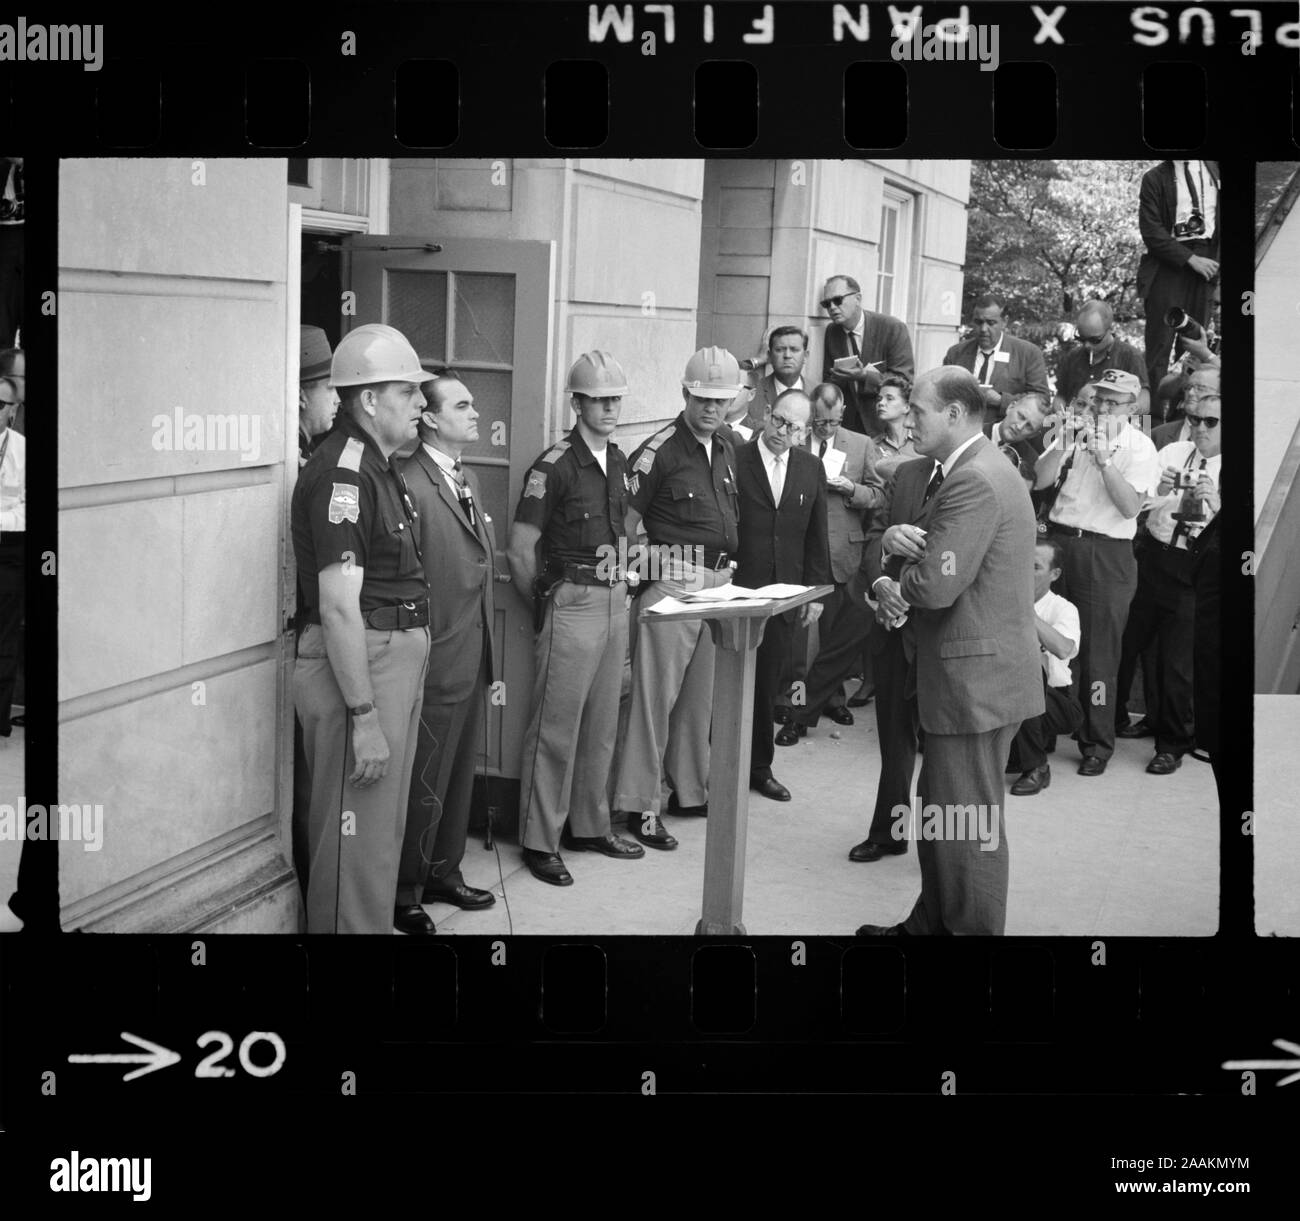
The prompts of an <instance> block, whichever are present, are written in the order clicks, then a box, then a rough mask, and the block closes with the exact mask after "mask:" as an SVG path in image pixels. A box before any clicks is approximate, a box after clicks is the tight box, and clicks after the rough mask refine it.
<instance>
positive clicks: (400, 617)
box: [361, 598, 429, 632]
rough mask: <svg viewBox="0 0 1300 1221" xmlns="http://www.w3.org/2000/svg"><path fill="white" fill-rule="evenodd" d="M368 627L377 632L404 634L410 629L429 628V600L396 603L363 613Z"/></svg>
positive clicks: (421, 599)
mask: <svg viewBox="0 0 1300 1221" xmlns="http://www.w3.org/2000/svg"><path fill="white" fill-rule="evenodd" d="M361 617H362V619H364V620H365V624H366V627H368V628H373V629H374V630H375V631H377V632H404V631H407V630H408V629H409V628H415V627H428V626H429V599H428V598H420V599H419V600H417V601H415V602H394V603H393V604H392V605H391V606H377V607H376V608H375V609H374V610H372V611H365V612H363V613H362V616H361Z"/></svg>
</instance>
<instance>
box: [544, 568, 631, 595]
mask: <svg viewBox="0 0 1300 1221" xmlns="http://www.w3.org/2000/svg"><path fill="white" fill-rule="evenodd" d="M560 580H562V581H572V582H573V583H574V584H575V585H605V586H608V587H609V588H611V589H612V588H613V587H614V586H615V585H620V584H622V582H624V581H626V580H627V577H626V576H625V575H624V574H623V573H622V572H620V571H619V570H618V569H617V568H609V566H608V565H605V564H565V565H564V568H563V571H562V572H561V574H560Z"/></svg>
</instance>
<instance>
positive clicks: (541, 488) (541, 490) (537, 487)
mask: <svg viewBox="0 0 1300 1221" xmlns="http://www.w3.org/2000/svg"><path fill="white" fill-rule="evenodd" d="M524 495H525V496H535V497H536V498H537V499H538V500H545V499H546V473H545V472H544V471H530V472H529V473H528V482H527V483H526V484H525V485H524Z"/></svg>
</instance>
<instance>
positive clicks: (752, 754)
mask: <svg viewBox="0 0 1300 1221" xmlns="http://www.w3.org/2000/svg"><path fill="white" fill-rule="evenodd" d="M786 614H794V612H792V611H787V612H786ZM791 631H792V628H791V625H790V623H789V621H788V620H787V619H786V617H785V615H773V616H772V617H771V618H770V619H769V620H768V621H767V623H766V624H765V625H764V627H763V639H762V641H761V642H760V643H759V646H758V649H757V651H756V656H755V658H754V723H753V726H752V727H751V731H750V747H749V775H750V778H751V779H753V780H770V779H771V778H772V758H773V756H774V755H775V754H776V740H775V736H774V733H773V729H772V709H773V708H774V707H775V706H776V697H777V695H778V693H779V692H780V690H781V668H782V661H783V658H786V657H788V656H789V655H790V633H791ZM799 711H800V710H799V708H798V707H797V706H796V708H795V713H796V714H798V712H799Z"/></svg>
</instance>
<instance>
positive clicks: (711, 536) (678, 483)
mask: <svg viewBox="0 0 1300 1221" xmlns="http://www.w3.org/2000/svg"><path fill="white" fill-rule="evenodd" d="M729 432H730V430H727V431H726V432H724V430H723V429H721V428H720V429H718V431H717V432H715V433H714V434H713V443H712V448H713V458H712V461H710V460H709V458H708V457H706V456H705V451H704V446H703V445H701V444H700V442H699V441H697V440H696V439H695V436H694V435H693V434H692V432H691V430H690V429H689V428H687V427H686V415H685V413H684V412H683V413H682V414H681V415H679V416H678V417H677V419H676V420H675V421H674V422H673V423H672V424H670V425H668V427H667V428H662V429H660V430H659V431H658V432H657V433H655V434H654V436H652V437H649V438H647V439H646V440H645V441H643V442H642V443H641V444H640V445H639V446H637V448H636V449H635V450H634V451H633V453H632V457H631V463H632V473H631V484H630V487H631V492H632V507H633V508H634V509H636V511H637V512H638V513H640V514H641V520H642V521H643V522H644V523H645V530H646V535H647V537H648V538H649V539H650V541H651V542H652V543H661V544H673V545H676V546H679V547H703V548H704V549H705V550H706V551H725V552H727V553H728V554H732V553H734V552H735V550H736V548H737V547H738V546H739V534H738V532H737V528H736V522H737V517H738V514H739V509H740V502H739V494H738V491H737V488H736V462H735V454H734V452H733V450H732V441H731V437H730V435H729Z"/></svg>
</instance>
